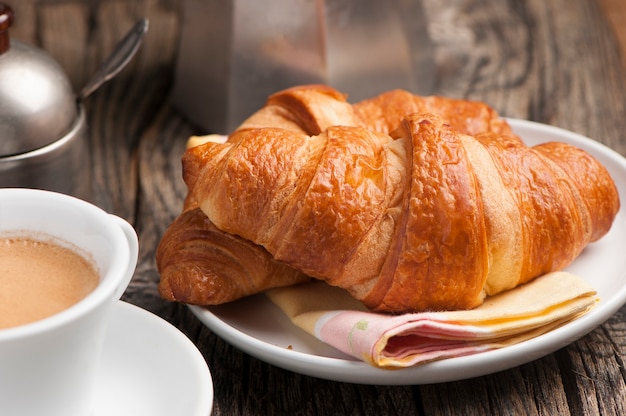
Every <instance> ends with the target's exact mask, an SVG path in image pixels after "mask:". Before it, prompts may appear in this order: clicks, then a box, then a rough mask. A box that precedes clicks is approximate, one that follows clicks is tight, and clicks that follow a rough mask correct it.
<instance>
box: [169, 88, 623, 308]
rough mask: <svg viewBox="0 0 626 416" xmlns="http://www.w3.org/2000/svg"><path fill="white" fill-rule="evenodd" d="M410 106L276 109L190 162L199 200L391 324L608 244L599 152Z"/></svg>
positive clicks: (303, 91)
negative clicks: (528, 142) (393, 317)
mask: <svg viewBox="0 0 626 416" xmlns="http://www.w3.org/2000/svg"><path fill="white" fill-rule="evenodd" d="M411 97H413V96H411V95H410V94H408V93H406V92H401V91H395V92H391V93H387V94H383V95H381V96H379V97H376V98H374V99H372V100H367V101H364V102H362V103H358V104H355V105H349V104H347V103H346V102H345V97H343V96H342V95H341V94H339V93H337V92H336V91H334V90H332V89H325V88H318V87H305V88H297V89H292V90H287V91H284V92H281V93H279V94H276V95H275V96H273V97H270V99H269V100H268V104H267V105H266V106H265V107H264V108H262V109H261V110H259V112H257V113H256V114H254V115H253V116H252V117H250V118H249V119H248V120H246V122H244V123H243V124H242V126H241V127H240V128H238V129H237V130H236V131H235V132H233V133H232V134H231V135H230V136H229V139H228V142H227V143H210V142H209V143H205V144H201V145H198V146H195V147H192V148H190V149H188V150H187V152H186V153H185V155H184V156H183V176H184V179H185V182H186V183H187V186H188V188H189V196H188V198H189V200H192V201H195V203H197V204H198V206H199V208H200V209H201V210H202V212H203V213H204V214H205V215H206V217H207V220H208V221H210V222H211V223H212V224H214V225H215V226H216V227H217V229H219V232H221V233H224V234H226V235H232V236H235V235H236V236H239V238H241V240H242V241H247V242H249V243H250V242H252V243H253V244H252V243H250V244H252V246H253V247H255V246H256V245H258V246H262V247H263V250H265V252H266V253H267V254H268V256H270V257H271V258H272V259H273V260H274V261H276V262H278V263H279V264H281V265H282V264H285V265H288V268H289V269H295V270H299V271H300V272H301V273H303V274H305V275H308V276H312V277H315V278H318V279H322V280H325V281H326V282H328V283H329V284H332V285H336V286H339V287H343V288H345V289H347V290H348V291H349V292H350V293H351V294H352V295H353V296H354V297H355V298H357V299H359V300H361V301H362V302H363V303H364V304H365V305H366V306H368V307H369V308H371V309H373V310H376V311H385V312H406V311H420V310H444V309H467V308H472V307H475V306H477V305H479V304H480V303H482V301H483V299H484V298H485V296H487V295H492V294H495V293H499V292H501V291H503V290H507V289H510V288H513V287H515V286H517V285H519V284H521V283H524V282H526V281H528V280H530V279H532V278H534V277H537V276H539V275H541V274H544V273H547V272H549V271H553V270H558V269H561V268H563V267H565V266H567V265H568V264H569V263H571V262H572V261H573V259H574V258H576V256H578V254H579V253H580V252H581V251H582V249H583V248H584V247H585V246H586V245H587V244H588V243H589V242H591V241H595V240H597V239H598V238H600V237H601V236H603V235H604V234H605V233H606V232H607V231H608V229H609V228H610V226H611V224H612V222H613V219H614V217H615V215H616V213H617V210H618V209H619V199H618V195H617V190H616V188H615V185H614V183H613V181H612V179H611V178H610V176H609V174H608V172H607V171H606V169H605V168H604V167H603V166H602V165H600V164H599V163H598V162H597V161H596V160H595V159H593V158H592V157H591V156H589V155H588V154H587V153H585V152H584V151H582V150H580V149H577V148H574V147H572V146H569V145H566V144H562V143H550V144H544V145H540V146H536V147H534V148H529V147H527V146H525V145H524V144H523V143H522V141H521V140H520V139H519V138H517V137H515V136H514V135H512V133H511V131H510V128H509V127H508V125H507V123H506V122H505V121H504V120H502V119H500V118H499V117H498V116H497V114H496V113H495V112H494V111H493V110H491V109H490V108H489V107H487V106H486V105H484V104H482V103H472V102H466V101H462V100H449V99H443V98H433V97H427V98H420V97H416V98H411ZM386 108H387V109H388V110H389V111H387V112H386V111H385V109H386ZM434 113H436V114H434ZM164 240H167V238H166V237H165V236H164ZM161 244H165V243H164V241H163V240H162V242H161ZM246 247H247V248H249V247H248V246H246ZM163 251H164V252H165V253H166V255H167V256H170V257H176V256H177V255H176V250H163ZM240 255H241V253H239V254H238V255H237V256H238V257H240ZM244 257H245V256H244ZM161 279H162V281H161V284H164V282H163V280H164V277H163V275H162V277H161ZM166 280H167V279H166ZM270 280H271V279H270ZM270 280H265V281H264V283H265V284H266V286H265V287H262V285H259V286H257V287H256V289H255V290H259V291H260V290H264V289H267V288H269V287H272V285H274V284H279V283H278V282H273V281H270ZM170 286H171V285H170ZM195 289H196V290H198V291H200V290H201V289H200V288H198V287H196V288H195ZM246 293H247V292H246Z"/></svg>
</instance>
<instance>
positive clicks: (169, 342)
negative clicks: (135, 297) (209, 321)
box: [93, 302, 213, 416]
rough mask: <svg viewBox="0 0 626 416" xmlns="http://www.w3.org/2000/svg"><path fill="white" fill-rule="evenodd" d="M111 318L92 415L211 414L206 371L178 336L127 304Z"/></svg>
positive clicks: (166, 325)
mask: <svg viewBox="0 0 626 416" xmlns="http://www.w3.org/2000/svg"><path fill="white" fill-rule="evenodd" d="M111 318H112V319H111V322H110V324H109V328H108V329H107V331H108V332H107V333H106V338H105V342H104V349H103V356H102V363H101V369H100V372H99V373H98V378H97V384H96V392H95V396H96V397H95V405H94V412H93V416H105V415H107V416H108V415H116V416H126V415H128V416H131V415H132V416H171V415H185V416H209V415H210V413H211V409H212V407H213V381H212V379H211V373H210V372H209V368H208V366H207V364H206V361H205V360H204V357H203V356H202V354H200V351H198V349H197V348H196V346H195V345H194V344H193V343H192V342H191V341H190V340H189V339H188V338H187V337H186V336H185V335H184V334H183V333H182V332H180V331H179V330H178V329H176V328H175V327H173V326H172V325H170V324H169V323H168V322H166V321H165V320H163V319H161V318H160V317H158V316H156V315H154V314H152V313H150V312H148V311H146V310H144V309H141V308H139V307H137V306H134V305H131V304H129V303H126V302H118V304H117V305H116V306H115V310H114V311H113V316H112V317H111Z"/></svg>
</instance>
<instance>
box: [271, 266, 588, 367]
mask: <svg viewBox="0 0 626 416" xmlns="http://www.w3.org/2000/svg"><path fill="white" fill-rule="evenodd" d="M267 296H268V297H269V298H270V299H271V300H272V301H273V302H274V303H275V304H276V305H278V306H279V307H280V308H281V309H282V310H283V312H284V313H285V314H287V316H289V318H290V319H291V320H292V322H293V323H294V324H295V325H297V326H299V327H301V328H302V329H304V330H305V331H307V332H309V333H310V334H312V335H314V336H315V337H317V338H318V339H320V340H321V341H323V342H325V343H327V344H329V345H332V346H333V347H335V348H337V349H339V350H341V351H343V352H344V353H346V354H349V355H352V356H354V357H356V358H358V359H360V360H363V361H365V362H367V363H370V364H372V365H374V366H377V367H383V368H397V367H409V366H413V365H417V364H423V363H426V362H430V361H434V360H441V359H444V358H451V357H459V356H463V355H469V354H475V353H479V352H481V351H487V350H492V349H496V348H502V347H505V346H507V345H512V344H516V343H519V342H522V341H524V340H528V339H530V338H533V337H536V336H538V335H541V334H543V333H545V332H548V331H550V330H552V329H554V328H557V327H559V326H561V325H563V324H565V323H567V322H569V321H571V320H573V319H576V318H577V317H579V316H581V315H583V314H585V313H586V312H588V311H589V310H590V309H591V308H592V307H593V306H594V305H595V304H596V302H597V301H598V298H597V296H596V292H595V291H594V290H593V289H592V288H591V287H590V286H589V285H588V284H587V283H586V282H585V281H584V280H582V279H581V278H579V277H577V276H574V275H572V274H570V273H567V272H554V273H549V274H546V275H544V276H542V277H540V278H537V279H535V280H533V281H531V282H530V283H527V284H525V285H522V286H519V287H517V288H515V289H513V290H510V291H508V292H504V293H500V294H498V295H496V296H493V297H489V298H487V299H486V300H485V302H484V303H483V304H482V305H481V306H479V307H477V308H475V309H472V310H466V311H447V312H423V313H408V314H402V315H386V314H380V313H372V312H368V310H367V309H366V308H365V306H363V305H362V304H361V303H360V302H358V301H357V300H355V299H354V298H352V297H351V296H350V295H349V294H348V293H347V292H346V291H344V290H343V289H339V288H336V287H331V286H329V285H327V284H325V283H323V282H319V281H314V282H310V283H305V284H301V285H297V286H291V287H287V288H279V289H272V290H270V291H268V292H267Z"/></svg>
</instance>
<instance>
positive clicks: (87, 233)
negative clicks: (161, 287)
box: [0, 189, 138, 416]
mask: <svg viewBox="0 0 626 416" xmlns="http://www.w3.org/2000/svg"><path fill="white" fill-rule="evenodd" d="M15 232H20V233H21V232H24V235H28V233H30V232H32V233H35V234H40V233H43V234H46V235H49V236H52V237H54V238H55V239H59V240H62V241H65V242H68V243H70V244H71V245H73V246H75V247H78V248H80V249H82V250H83V251H84V252H85V253H88V254H89V256H90V257H91V258H92V260H93V261H94V263H95V266H96V268H97V270H98V272H99V275H100V283H99V284H98V286H97V287H96V288H95V289H94V290H93V292H91V293H90V294H89V295H87V296H86V297H85V298H83V299H82V300H80V301H79V302H78V303H76V304H74V305H73V306H71V307H69V308H68V309H65V310H63V311H61V312H59V313H57V314H55V315H52V316H50V317H47V318H44V319H41V320H39V321H36V322H32V323H29V324H25V325H21V326H17V327H13V328H7V329H0V415H19V416H28V415H46V416H51V415H63V416H71V415H77V416H78V415H80V416H85V415H89V414H91V407H92V397H93V393H94V392H93V388H94V385H95V380H96V375H97V371H98V365H99V359H100V352H101V350H102V345H103V340H104V336H105V333H106V327H107V318H108V316H109V313H110V312H111V310H112V307H113V306H114V305H115V303H116V302H117V301H118V299H119V298H120V297H121V296H122V293H123V292H124V291H125V290H126V288H127V286H128V284H129V282H130V279H131V278H132V275H133V273H134V270H135V267H136V264H137V255H138V242H137V234H136V233H135V230H134V229H133V228H132V227H131V226H130V224H128V223H127V222H126V221H124V220H123V219H121V218H119V217H117V216H114V215H112V214H108V213H106V212H105V211H103V210H102V209H100V208H98V207H96V206H94V205H92V204H89V203H87V202H85V201H82V200H80V199H77V198H74V197H70V196H67V195H63V194H59V193H54V192H48V191H41V190H33V189H0V237H1V236H2V235H3V234H6V233H11V234H14V233H15ZM0 290H2V288H0Z"/></svg>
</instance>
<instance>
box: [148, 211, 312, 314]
mask: <svg viewBox="0 0 626 416" xmlns="http://www.w3.org/2000/svg"><path fill="white" fill-rule="evenodd" d="M156 260H157V265H158V268H159V273H160V274H161V280H160V282H159V293H160V295H161V296H162V297H163V298H164V299H167V300H171V301H179V302H184V303H190V304H199V305H218V304H221V303H226V302H230V301H233V300H236V299H239V298H242V297H244V296H248V295H252V294H255V293H259V292H261V291H263V290H266V289H267V287H268V286H270V287H281V286H290V285H293V284H296V283H300V282H304V281H307V280H309V279H310V278H309V277H308V276H305V275H304V274H302V273H300V272H298V271H296V270H295V269H292V268H290V267H288V266H287V265H285V264H282V263H280V262H277V261H276V260H274V259H273V258H272V256H271V255H270V254H269V253H268V252H267V251H266V250H265V249H263V247H260V246H257V245H255V244H253V243H251V242H250V241H247V240H244V239H242V238H241V237H237V236H234V235H231V234H227V233H225V232H222V231H220V230H218V229H217V228H215V226H214V225H213V224H212V223H211V221H209V219H208V218H207V216H206V215H204V213H203V212H202V211H200V209H199V208H192V209H188V210H186V211H185V212H183V213H182V214H181V215H180V216H179V217H178V218H177V219H176V220H175V221H174V222H173V223H172V224H171V225H170V227H168V229H167V231H166V232H165V234H164V235H163V238H162V239H161V242H160V244H159V246H158V247H157V252H156Z"/></svg>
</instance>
